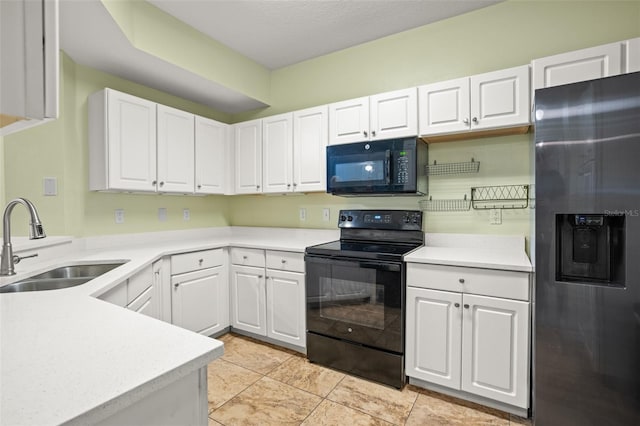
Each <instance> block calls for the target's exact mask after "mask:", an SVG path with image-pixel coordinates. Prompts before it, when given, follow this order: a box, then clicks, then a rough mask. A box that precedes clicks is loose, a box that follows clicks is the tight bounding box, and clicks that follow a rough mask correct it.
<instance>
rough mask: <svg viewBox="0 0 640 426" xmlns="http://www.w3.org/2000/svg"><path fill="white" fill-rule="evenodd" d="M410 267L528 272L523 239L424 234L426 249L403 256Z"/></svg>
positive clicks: (530, 268)
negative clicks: (464, 267)
mask: <svg viewBox="0 0 640 426" xmlns="http://www.w3.org/2000/svg"><path fill="white" fill-rule="evenodd" d="M405 261H406V262H410V263H430V264H435V265H448V266H466V267H473V268H484V269H501V270H507V271H521V272H531V271H532V270H533V269H532V267H531V262H530V261H529V257H528V256H527V253H526V252H525V241H524V237H521V236H495V235H469V234H428V233H427V234H426V236H425V246H424V247H421V248H419V249H418V250H415V251H413V252H411V253H410V254H408V255H407V256H405Z"/></svg>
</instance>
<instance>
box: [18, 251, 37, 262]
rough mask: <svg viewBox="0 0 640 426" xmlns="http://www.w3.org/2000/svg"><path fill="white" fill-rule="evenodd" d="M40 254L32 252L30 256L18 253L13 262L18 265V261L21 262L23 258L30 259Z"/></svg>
mask: <svg viewBox="0 0 640 426" xmlns="http://www.w3.org/2000/svg"><path fill="white" fill-rule="evenodd" d="M36 256H38V253H34V254H30V255H28V256H18V255H17V254H14V255H13V264H14V265H17V264H18V263H20V261H21V260H22V259H29V258H30V257H36Z"/></svg>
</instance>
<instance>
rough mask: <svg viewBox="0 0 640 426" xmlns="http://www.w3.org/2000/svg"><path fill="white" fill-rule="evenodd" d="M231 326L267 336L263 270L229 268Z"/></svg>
mask: <svg viewBox="0 0 640 426" xmlns="http://www.w3.org/2000/svg"><path fill="white" fill-rule="evenodd" d="M231 303H232V307H233V308H232V316H231V326H232V327H234V328H237V329H240V330H245V331H250V332H252V333H255V334H259V335H261V336H266V335H267V314H266V294H265V279H264V268H256V267H252V266H239V265H232V266H231Z"/></svg>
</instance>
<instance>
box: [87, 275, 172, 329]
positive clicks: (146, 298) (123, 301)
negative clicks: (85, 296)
mask: <svg viewBox="0 0 640 426" xmlns="http://www.w3.org/2000/svg"><path fill="white" fill-rule="evenodd" d="M154 266H155V264H154V265H149V266H147V267H145V268H143V269H142V270H141V271H139V272H137V273H136V274H134V275H132V276H131V277H129V279H128V280H126V281H124V282H122V283H120V284H119V285H117V286H116V287H114V288H112V289H111V290H109V291H107V292H105V293H103V294H102V295H100V296H98V299H101V300H104V301H106V302H109V303H113V304H114V305H118V306H122V307H123V308H127V309H130V310H132V311H135V312H138V313H141V314H144V315H147V316H150V317H152V318H158V319H161V306H162V291H161V288H160V285H161V283H160V282H158V281H157V280H156V276H155V274H154V269H153V268H154Z"/></svg>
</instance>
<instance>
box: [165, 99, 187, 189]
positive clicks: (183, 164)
mask: <svg viewBox="0 0 640 426" xmlns="http://www.w3.org/2000/svg"><path fill="white" fill-rule="evenodd" d="M194 121H195V117H194V115H193V114H190V113H188V112H185V111H180V110H178V109H175V108H170V107H167V106H164V105H158V191H160V192H181V193H192V192H193V190H194V185H193V181H194V175H195V156H194V149H195V134H194V132H195V126H194Z"/></svg>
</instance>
